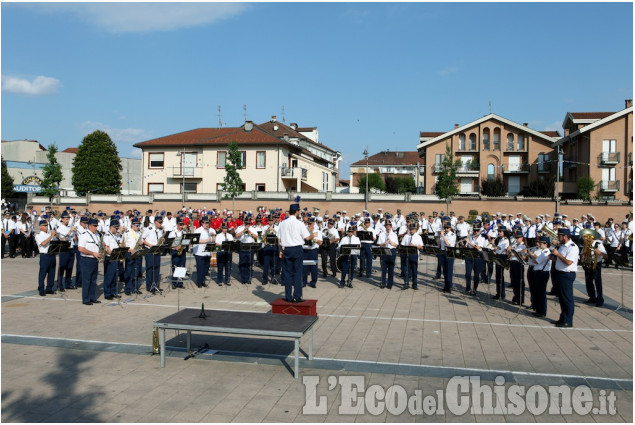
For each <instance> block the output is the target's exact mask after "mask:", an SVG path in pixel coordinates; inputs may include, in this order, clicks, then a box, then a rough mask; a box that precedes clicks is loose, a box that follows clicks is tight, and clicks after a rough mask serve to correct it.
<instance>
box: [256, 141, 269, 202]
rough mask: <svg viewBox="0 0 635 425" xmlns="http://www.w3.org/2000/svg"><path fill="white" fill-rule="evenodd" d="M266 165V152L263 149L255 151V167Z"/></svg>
mask: <svg viewBox="0 0 635 425" xmlns="http://www.w3.org/2000/svg"><path fill="white" fill-rule="evenodd" d="M266 166H267V156H266V152H264V151H262V152H256V168H265V167H266ZM263 192H264V190H263Z"/></svg>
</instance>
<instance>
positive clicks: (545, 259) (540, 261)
mask: <svg viewBox="0 0 635 425" xmlns="http://www.w3.org/2000/svg"><path fill="white" fill-rule="evenodd" d="M534 254H536V255H538V257H536V258H535V259H533V258H531V257H529V264H530V265H532V266H534V271H545V272H548V271H549V270H551V256H550V254H551V252H550V251H549V249H547V248H545V249H540V248H539V249H537V250H536V251H534Z"/></svg>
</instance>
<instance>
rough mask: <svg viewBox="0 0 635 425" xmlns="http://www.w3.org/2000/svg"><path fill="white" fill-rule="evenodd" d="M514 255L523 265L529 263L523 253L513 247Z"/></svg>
mask: <svg viewBox="0 0 635 425" xmlns="http://www.w3.org/2000/svg"><path fill="white" fill-rule="evenodd" d="M511 252H512V255H513V256H514V257H515V258H516V259H517V260H518V261H519V262H520V264H522V265H523V266H526V265H527V261H526V260H525V259H524V258H523V256H522V255H520V252H518V251H516V250H514V249H512V251H511Z"/></svg>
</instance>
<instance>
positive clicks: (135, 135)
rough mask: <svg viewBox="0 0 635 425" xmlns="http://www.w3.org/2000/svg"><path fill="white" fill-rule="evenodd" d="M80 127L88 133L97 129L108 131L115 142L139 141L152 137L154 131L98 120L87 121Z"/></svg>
mask: <svg viewBox="0 0 635 425" xmlns="http://www.w3.org/2000/svg"><path fill="white" fill-rule="evenodd" d="M79 128H80V129H81V130H82V131H83V132H85V133H87V134H88V133H92V132H93V131H95V130H101V131H104V132H106V133H108V135H109V136H110V138H111V139H112V140H113V142H115V143H137V142H142V141H144V140H148V139H150V138H151V137H152V133H151V132H150V131H149V130H144V129H141V128H114V127H110V126H109V125H108V124H104V123H101V122H96V121H85V122H83V123H81V124H80V125H79Z"/></svg>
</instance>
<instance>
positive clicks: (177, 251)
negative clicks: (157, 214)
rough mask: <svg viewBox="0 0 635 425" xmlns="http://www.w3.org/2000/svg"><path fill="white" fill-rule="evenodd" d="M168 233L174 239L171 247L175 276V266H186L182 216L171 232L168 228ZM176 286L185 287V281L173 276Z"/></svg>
mask: <svg viewBox="0 0 635 425" xmlns="http://www.w3.org/2000/svg"><path fill="white" fill-rule="evenodd" d="M168 214H169V213H168ZM166 233H167V234H168V239H174V241H172V246H171V247H170V256H171V257H172V265H171V267H172V276H174V269H175V268H177V267H185V260H186V253H187V247H185V246H184V245H183V233H184V231H183V219H182V218H181V217H179V218H177V219H176V225H175V228H174V230H170V231H169V232H168V231H167V230H166ZM176 288H183V282H182V281H181V280H180V279H178V278H174V277H172V289H176Z"/></svg>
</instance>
